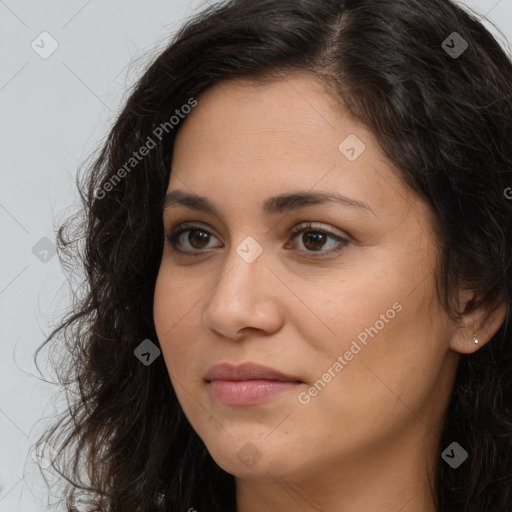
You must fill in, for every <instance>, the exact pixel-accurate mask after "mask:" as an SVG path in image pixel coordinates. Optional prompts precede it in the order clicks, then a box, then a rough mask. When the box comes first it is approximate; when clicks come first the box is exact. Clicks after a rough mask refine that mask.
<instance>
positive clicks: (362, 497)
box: [154, 74, 505, 512]
mask: <svg viewBox="0 0 512 512" xmlns="http://www.w3.org/2000/svg"><path fill="white" fill-rule="evenodd" d="M198 101H199V103H198V106H197V107H196V108H195V109H194V110H193V111H192V113H191V114H190V115H189V116H188V117H187V119H186V121H185V123H184V125H183V127H182V128H181V129H180V132H179V134H178V138H177V140H176V144H175V152H174V156H173V162H172V172H171V178H170V181H169V186H168V192H171V191H176V190H180V191H182V192H184V193H194V194H198V195H200V196H205V197H206V198H208V199H209V200H210V201H211V202H212V203H213V204H214V205H215V207H216V208H217V210H218V213H219V215H216V214H214V213H207V212H204V211H199V210H196V209H192V208H190V207H186V206H183V205H181V204H173V205H170V206H168V207H167V208H166V210H165V212H164V227H165V230H166V233H167V234H169V233H170V232H171V231H172V230H174V229H175V228H176V227H178V226H179V225H180V224H182V223H184V222H194V224H195V225H197V226H195V228H192V229H191V231H189V232H186V233H185V234H182V235H181V237H179V248H181V250H183V251H186V253H184V254H180V253H178V252H176V251H175V250H174V249H173V248H172V246H171V244H170V243H169V242H167V241H166V242H165V247H164V251H163V255H162V262H161V267H160V270H159V274H158V278H157V283H156V289H155V302H154V319H155V326H156V329H157V334H158V338H159V341H160V344H161V346H162V352H163V356H164V359H165V362H166V365H167V368H168V370H169V375H170V378H171V381H172V384H173V386H174V389H175V390H176V393H177V396H178V399H179V401H180V404H181V406H182V408H183V410H184V412H185V414H186V416H187V418H188V419H189V421H190V423H191V424H192V426H193V427H194V429H195V430H196V431H197V433H198V434H199V436H200V437H201V438H202V439H203V441H204V443H205V444H206V446H207V448H208V450H209V451H210V453H211V455H212V457H213V458H214V459H215V461H216V462H217V464H219V466H221V467H222V468H223V469H224V470H226V471H228V472H229V473H231V474H233V475H234V476H235V477H236V486H237V512H260V511H261V510H265V511H266V512H277V511H279V512H282V511H283V510H286V511H291V512H295V511H297V512H303V511H308V512H309V511H325V512H327V511H329V512H331V511H332V512H334V511H340V512H374V511H375V512H377V511H379V512H398V511H401V512H434V511H435V510H436V508H435V505H434V498H433V494H432V491H431V488H430V486H429V481H428V472H429V471H430V472H433V471H434V468H435V465H436V463H437V460H438V457H439V452H438V446H437V445H438V442H439V436H440V432H441V428H442V424H443V417H444V413H445V411H446V407H447V404H448V399H449V395H450V392H451V389H452V386H453V380H454V376H455V371H456V368H457V363H458V359H459V357H460V353H470V352H472V351H474V350H477V349H478V348H479V347H481V346H483V345H484V344H485V343H486V342H487V341H488V340H489V339H490V338H491V337H492V336H493V335H494V334H495V332H496V331H497V330H498V329H499V327H500V325H501V323H502V322H503V320H504V316H505V307H504V306H503V307H500V308H499V309H497V310H495V311H494V312H493V313H492V314H488V313H489V312H488V311H487V310H486V309H485V308H484V307H482V308H480V309H476V310H473V311H471V312H470V313H467V314H466V315H464V316H463V318H462V319H461V321H460V322H459V323H455V322H453V321H452V320H451V319H450V318H449V316H448V315H447V313H446V312H445V311H444V309H443V308H442V307H441V305H440V303H439V301H438V298H437V295H436V292H435V278H434V272H435V270H436V269H437V268H438V265H439V262H440V250H439V248H438V246H437V244H436V240H435V238H434V234H433V230H432V226H433V224H432V223H433V219H434V217H433V213H432V211H431V210H430V208H429V206H428V205H427V204H426V203H425V202H424V201H423V200H422V199H421V198H420V197H418V196H417V195H416V194H415V193H414V192H413V191H411V190H410V189H408V188H407V187H406V186H405V185H404V184H403V183H402V182H401V180H400V178H399V175H398V172H397V171H396V169H394V167H393V166H392V164H391V163H390V162H389V161H388V160H387V159H386V157H385V155H384V153H383V152H382V150H381V149H380V147H379V146H378V145H377V143H376V141H375V138H374V136H373V135H372V133H371V132H370V131H369V130H368V129H367V128H365V127H364V126H363V125H362V124H360V123H359V122H357V121H356V120H354V119H353V118H352V117H351V116H350V115H349V114H348V113H347V112H346V111H345V110H344V109H343V107H342V105H340V103H339V101H337V100H336V98H335V97H334V96H333V95H332V94H331V93H329V92H328V91H327V90H326V89H325V88H324V87H323V86H322V85H321V83H320V82H319V81H318V80H316V79H314V78H313V77H311V76H310V75H307V74H294V75H290V76H288V77H287V78H286V79H285V80H283V79H281V80H278V81H276V82H274V83H272V84H267V85H264V86H261V85H259V86H256V85H255V84H253V83H252V82H249V81H245V80H238V81H232V82H226V83H223V84H220V85H218V86H216V87H214V88H212V89H210V90H208V91H207V92H206V93H204V94H203V95H202V96H201V97H200V98H198ZM349 134H354V135H356V136H357V138H358V139H359V140H360V141H362V142H363V143H364V145H365V149H364V151H362V153H361V154H360V155H358V152H360V148H359V149H358V147H355V145H354V144H355V142H354V141H356V142H357V139H353V138H352V139H349V143H348V152H347V148H346V146H343V145H342V149H341V151H340V149H339V145H340V143H342V141H344V140H345V139H346V137H347V136H349ZM351 147H355V149H356V150H355V151H354V152H352V151H351V150H350V148H351ZM347 155H348V156H349V157H350V158H353V157H354V156H357V158H355V159H353V161H351V160H350V159H349V158H347ZM301 191H302V192H321V191H322V192H337V193H339V194H342V195H344V196H346V197H348V198H351V199H354V200H357V201H360V202H364V203H366V205H367V206H368V207H369V209H367V208H364V207H358V206H354V205H346V204H342V203H337V202H333V201H330V202H329V201H328V202H325V203H321V204H310V205H308V206H306V207H301V208H300V209H295V210H290V211H283V212H281V213H266V212H264V211H263V203H264V201H265V200H267V199H268V198H270V197H273V196H277V195H280V194H285V193H290V192H301ZM305 222H311V223H313V227H312V228H309V231H306V232H305V233H303V234H298V235H295V236H293V235H292V234H291V231H292V229H293V228H294V227H296V226H300V225H303V224H304V223H305ZM318 231H320V233H324V236H323V237H321V236H320V238H318V236H319V234H318ZM325 233H327V235H325ZM329 233H332V234H334V235H335V236H339V237H341V238H343V239H345V240H346V242H341V243H340V242H339V241H337V240H336V238H334V237H332V236H330V235H329ZM189 235H190V236H189ZM249 236H250V237H252V238H253V239H254V240H255V241H256V242H257V244H258V245H259V246H260V247H261V249H262V252H261V254H259V255H258V256H257V257H256V258H255V259H254V260H253V261H251V262H250V263H249V262H248V261H247V260H246V259H244V258H243V257H242V256H241V254H243V252H237V248H240V247H241V248H243V250H244V251H245V252H247V251H248V253H249V254H252V255H254V254H255V252H254V251H256V249H257V246H256V245H247V243H248V242H247V240H246V238H247V237H249ZM315 236H316V238H315ZM250 243H253V242H250ZM457 297H458V300H459V302H460V304H461V308H462V309H464V304H466V303H467V302H468V301H469V300H470V299H471V298H472V297H473V293H472V292H465V291H464V290H463V289H462V288H461V290H460V293H458V295H457ZM371 328H373V330H372V329H371ZM375 331H377V333H375ZM475 331H476V332H477V333H478V339H479V344H478V345H476V344H474V343H473V334H474V332H475ZM363 332H365V333H366V334H367V338H366V340H365V343H363V342H362V341H361V340H362V339H364V334H362V333H363ZM369 332H371V333H372V335H371V336H370V334H369ZM353 342H356V344H357V346H359V351H358V350H357V348H355V346H354V344H353ZM351 348H352V350H351ZM347 352H350V353H351V354H352V356H350V354H347ZM339 357H341V358H342V360H343V361H344V363H341V361H340V360H339V359H338V358H339ZM222 362H229V363H232V364H239V363H242V362H254V363H258V364H262V365H265V366H269V367H272V368H274V369H276V370H279V371H281V372H283V373H286V374H288V375H292V376H294V377H296V378H297V379H298V380H300V381H301V382H302V384H299V385H297V386H295V387H293V389H292V390H290V391H285V392H283V393H281V394H278V395H276V396H274V397H272V398H270V399H268V400H267V401H265V402H264V403H260V404H257V405H251V406H232V405H225V404H223V403H219V402H218V401H217V400H216V399H215V398H214V397H213V396H212V394H211V392H210V390H209V387H208V385H207V383H206V382H205V381H204V376H205V374H206V372H207V371H208V369H209V368H210V367H211V366H213V365H215V364H217V363H222ZM336 362H338V366H336V365H335V363H336ZM340 365H341V368H342V369H341V370H340V369H339V368H340ZM326 375H327V376H326ZM329 377H330V378H329ZM319 380H321V381H322V382H323V384H322V385H318V388H319V389H317V391H316V393H315V391H314V389H316V388H315V383H318V381H319ZM247 443H250V444H247ZM244 446H245V448H244ZM442 448H444V447H442ZM240 450H242V452H240ZM244 450H245V451H244ZM239 453H242V454H246V455H247V453H249V455H250V456H251V457H252V459H251V458H250V459H249V460H255V459H256V458H257V457H260V458H259V460H257V462H256V463H252V464H251V463H248V462H247V460H248V459H247V458H245V459H244V457H242V456H239Z"/></svg>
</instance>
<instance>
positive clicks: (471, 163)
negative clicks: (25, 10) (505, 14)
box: [44, 0, 512, 512]
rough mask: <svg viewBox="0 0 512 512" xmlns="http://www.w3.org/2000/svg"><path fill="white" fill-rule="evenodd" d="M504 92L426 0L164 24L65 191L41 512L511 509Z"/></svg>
mask: <svg viewBox="0 0 512 512" xmlns="http://www.w3.org/2000/svg"><path fill="white" fill-rule="evenodd" d="M510 83H512V65H511V62H510V60H509V59H508V57H507V56H506V54H505V53H504V51H503V50H502V49H501V48H500V46H499V44H498V43H497V42H496V41H495V39H494V38H493V37H492V36H491V35H490V34H489V33H488V32H487V30H486V29H485V28H484V27H483V26H482V25H481V24H480V22H479V21H478V20H477V19H476V18H474V17H472V16H471V15H469V14H467V13H466V12H465V11H463V10H462V9H461V8H459V7H457V6H456V5H454V4H453V3H451V2H449V1H448V0H432V1H430V2H420V0H381V1H379V2H375V1H373V0H357V1H356V0H346V1H340V0H336V1H334V0H333V1H331V0H322V1H320V0H303V1H299V0H286V1H282V0H262V1H259V2H249V1H247V0H233V1H231V2H227V3H224V4H220V5H217V6H216V7H212V8H210V9H208V10H207V11H205V12H203V13H202V14H200V15H199V16H198V17H197V18H195V19H194V20H191V21H190V22H189V23H188V24H187V25H186V26H185V27H184V28H183V29H182V30H180V32H179V33H178V34H177V36H176V37H175V38H174V40H173V41H172V43H171V44H170V45H169V46H168V48H167V49H166V50H165V51H164V52H162V53H161V55H160V56H159V57H158V58H157V59H156V60H155V62H154V63H153V64H152V65H151V66H150V67H149V69H148V70H147V71H146V72H145V74H144V76H143V77H142V78H141V79H140V81H139V82H138V84H137V86H136V87H135V89H134V91H133V93H132V95H131V96H130V98H129V99H128V101H127V104H126V106H125V108H124V110H123V111H122V113H121V114H120V116H119V119H118V120H117V122H116V123H115V126H114V127H113V129H112V130H111V132H110V135H109V138H108V141H107V143H106V144H105V146H104V148H103V149H102V151H101V154H100V155H99V157H98V158H97V160H96V162H95V163H94V165H93V167H92V169H90V171H89V174H88V175H87V176H86V182H84V183H83V184H82V187H84V188H86V192H85V194H84V211H85V212H86V218H85V220H84V223H83V224H82V229H83V232H84V237H85V242H86V246H85V252H84V266H85V269H86V271H87V284H88V293H87V295H86V296H85V297H84V298H83V300H82V302H81V303H80V304H79V307H78V311H76V310H75V311H74V312H73V313H72V314H71V315H70V316H69V317H68V318H66V319H65V321H63V324H62V325H61V327H60V328H59V329H57V330H56V331H54V333H52V335H51V336H50V338H49V340H47V342H48V341H50V340H51V339H54V338H55V340H57V339H58V335H59V334H60V333H62V334H64V333H66V334H65V335H64V336H63V339H64V340H67V347H68V351H69V353H68V356H67V359H66V361H67V366H65V367H64V369H62V367H61V368H60V369H59V372H60V373H61V375H62V379H63V381H64V382H66V383H67V384H68V385H69V386H70V387H72V386H73V384H75V385H77V387H76V388H75V389H76V390H78V393H79V398H76V399H75V400H74V401H73V402H72V403H71V404H70V414H69V416H68V417H67V422H66V417H63V418H62V419H61V421H60V422H59V423H58V424H56V425H55V427H54V428H53V429H52V430H51V431H50V432H48V434H47V435H46V436H45V437H44V440H45V441H47V442H48V443H49V444H50V445H51V446H53V448H55V449H56V450H58V451H59V457H64V454H69V453H71V454H72V455H73V457H72V459H71V462H73V464H75V465H73V464H71V465H69V466H65V465H64V467H61V468H58V470H59V471H62V473H63V474H65V475H66V476H67V477H68V478H69V479H70V481H71V482H72V483H73V485H70V486H69V488H68V489H66V493H65V496H66V498H67V504H68V509H67V510H75V508H74V507H75V506H76V504H78V503H79V502H80V503H81V502H83V501H84V500H85V501H86V502H87V503H89V504H90V505H92V508H90V510H105V511H106V510H108V511H110V510H116V511H131V510H133V511H135V510H137V511H171V510H172V511H175V510H176V511H178V510H189V511H192V510H197V511H210V512H212V511H230V512H231V511H235V510H236V511H237V512H252V511H256V510H258V511H259V510H266V511H277V510H287V511H306V510H307V511H320V510H322V511H327V510H329V511H330V510H340V511H344V512H355V511H374V510H379V511H390V512H391V511H398V510H401V511H403V512H407V511H411V512H412V511H414V512H433V511H439V512H454V511H456V512H477V511H478V512H481V511H484V510H485V511H487V512H498V511H499V512H502V511H504V510H510V509H511V506H512V481H511V475H512V443H511V433H512V431H511V428H512V424H511V418H512V398H511V396H512V394H511V387H512V386H511V384H512V378H511V375H512V373H511V371H512V362H511V354H512V349H511V343H512V332H511V329H510V326H509V323H508V318H509V311H510V297H511V290H512V271H511V268H510V262H511V261H512V242H511V241H512V209H511V200H510V193H509V192H507V191H510V190H511V189H510V187H511V186H512V145H511V143H510V141H511V139H512V97H511V94H510ZM64 228H65V226H64ZM59 237H60V238H59V242H60V246H61V247H60V248H61V251H64V250H65V248H66V247H67V245H68V244H70V243H71V242H72V239H71V238H70V237H69V236H67V235H66V230H65V229H61V231H60V232H59ZM68 250H69V249H68ZM72 254H73V253H72V251H71V256H72ZM59 364H62V363H61V362H60V363H59ZM72 447H73V448H72ZM68 464H69V461H68ZM80 500H81V501H80Z"/></svg>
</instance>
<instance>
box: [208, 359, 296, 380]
mask: <svg viewBox="0 0 512 512" xmlns="http://www.w3.org/2000/svg"><path fill="white" fill-rule="evenodd" d="M256 379H264V380H279V381H286V382H301V381H300V379H298V378H296V377H293V376H290V375H285V374H284V373H282V372H279V371H277V370H274V369H273V368H269V367H267V366H262V365H259V364H255V363H243V364H240V365H236V366H235V365H232V364H229V363H221V364H217V365H215V366H212V367H211V368H210V369H209V370H208V372H207V374H206V376H205V380H207V381H208V382H210V381H212V380H256Z"/></svg>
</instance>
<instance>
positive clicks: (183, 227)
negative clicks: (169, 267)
mask: <svg viewBox="0 0 512 512" xmlns="http://www.w3.org/2000/svg"><path fill="white" fill-rule="evenodd" d="M187 231H202V232H204V233H207V234H208V235H212V236H215V235H213V233H210V232H209V231H208V230H207V229H204V228H203V227H201V226H198V225H196V224H191V223H184V224H180V225H179V226H178V227H177V228H176V229H174V230H173V231H172V232H171V233H170V234H168V235H166V236H165V239H166V240H167V242H168V243H169V244H170V245H171V247H172V249H173V251H175V252H176V253H178V254H186V255H189V256H201V255H202V254H204V251H206V250H207V249H205V250H203V251H199V250H197V251H184V250H182V249H179V248H178V245H179V244H178V240H179V237H180V236H181V235H182V234H183V233H186V232H187ZM307 231H311V232H314V233H322V234H324V235H327V237H328V238H329V237H330V238H332V239H334V240H335V241H337V242H339V243H340V244H341V248H337V249H331V250H329V251H322V250H321V249H320V250H318V251H307V250H306V251H302V250H300V252H307V253H310V254H311V255H312V256H311V257H313V258H321V257H324V256H332V255H336V254H339V253H341V252H342V251H343V250H344V249H345V246H346V245H347V244H348V243H349V241H348V240H346V239H345V238H342V237H340V236H338V235H335V234H334V233H331V232H330V231H326V230H323V229H319V228H316V227H314V226H313V225H312V223H311V222H307V223H306V224H301V225H299V226H296V227H295V228H293V229H292V230H291V232H290V236H291V237H292V238H295V237H297V236H298V235H301V234H303V233H305V232H307ZM194 253H195V254H194ZM315 253H317V254H318V253H321V256H316V255H314V254H315Z"/></svg>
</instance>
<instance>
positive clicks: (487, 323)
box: [450, 290, 508, 354]
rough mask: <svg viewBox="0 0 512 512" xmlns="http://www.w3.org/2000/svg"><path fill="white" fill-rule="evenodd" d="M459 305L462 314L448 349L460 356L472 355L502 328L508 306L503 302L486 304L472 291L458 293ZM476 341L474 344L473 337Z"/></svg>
mask: <svg viewBox="0 0 512 512" xmlns="http://www.w3.org/2000/svg"><path fill="white" fill-rule="evenodd" d="M459 304H460V305H462V307H463V313H462V316H461V318H460V321H459V323H458V324H457V328H456V330H455V332H454V334H453V336H452V338H451V339H450V348H451V349H452V350H455V351H456V352H460V353H461V354H472V353H474V352H476V351H477V350H478V349H479V348H481V347H483V346H484V345H485V344H487V343H488V342H489V341H490V340H491V338H492V337H493V336H494V335H495V334H496V333H497V332H498V330H499V328H500V327H501V326H502V324H503V322H504V320H505V318H506V316H507V313H508V306H507V304H506V303H505V301H500V302H498V303H497V304H496V303H494V304H488V303H484V302H482V301H481V297H479V296H478V294H477V293H476V292H474V291H468V290H462V291H460V292H459ZM475 334H476V337H477V339H478V343H475V342H474V339H473V337H474V336H475Z"/></svg>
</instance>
